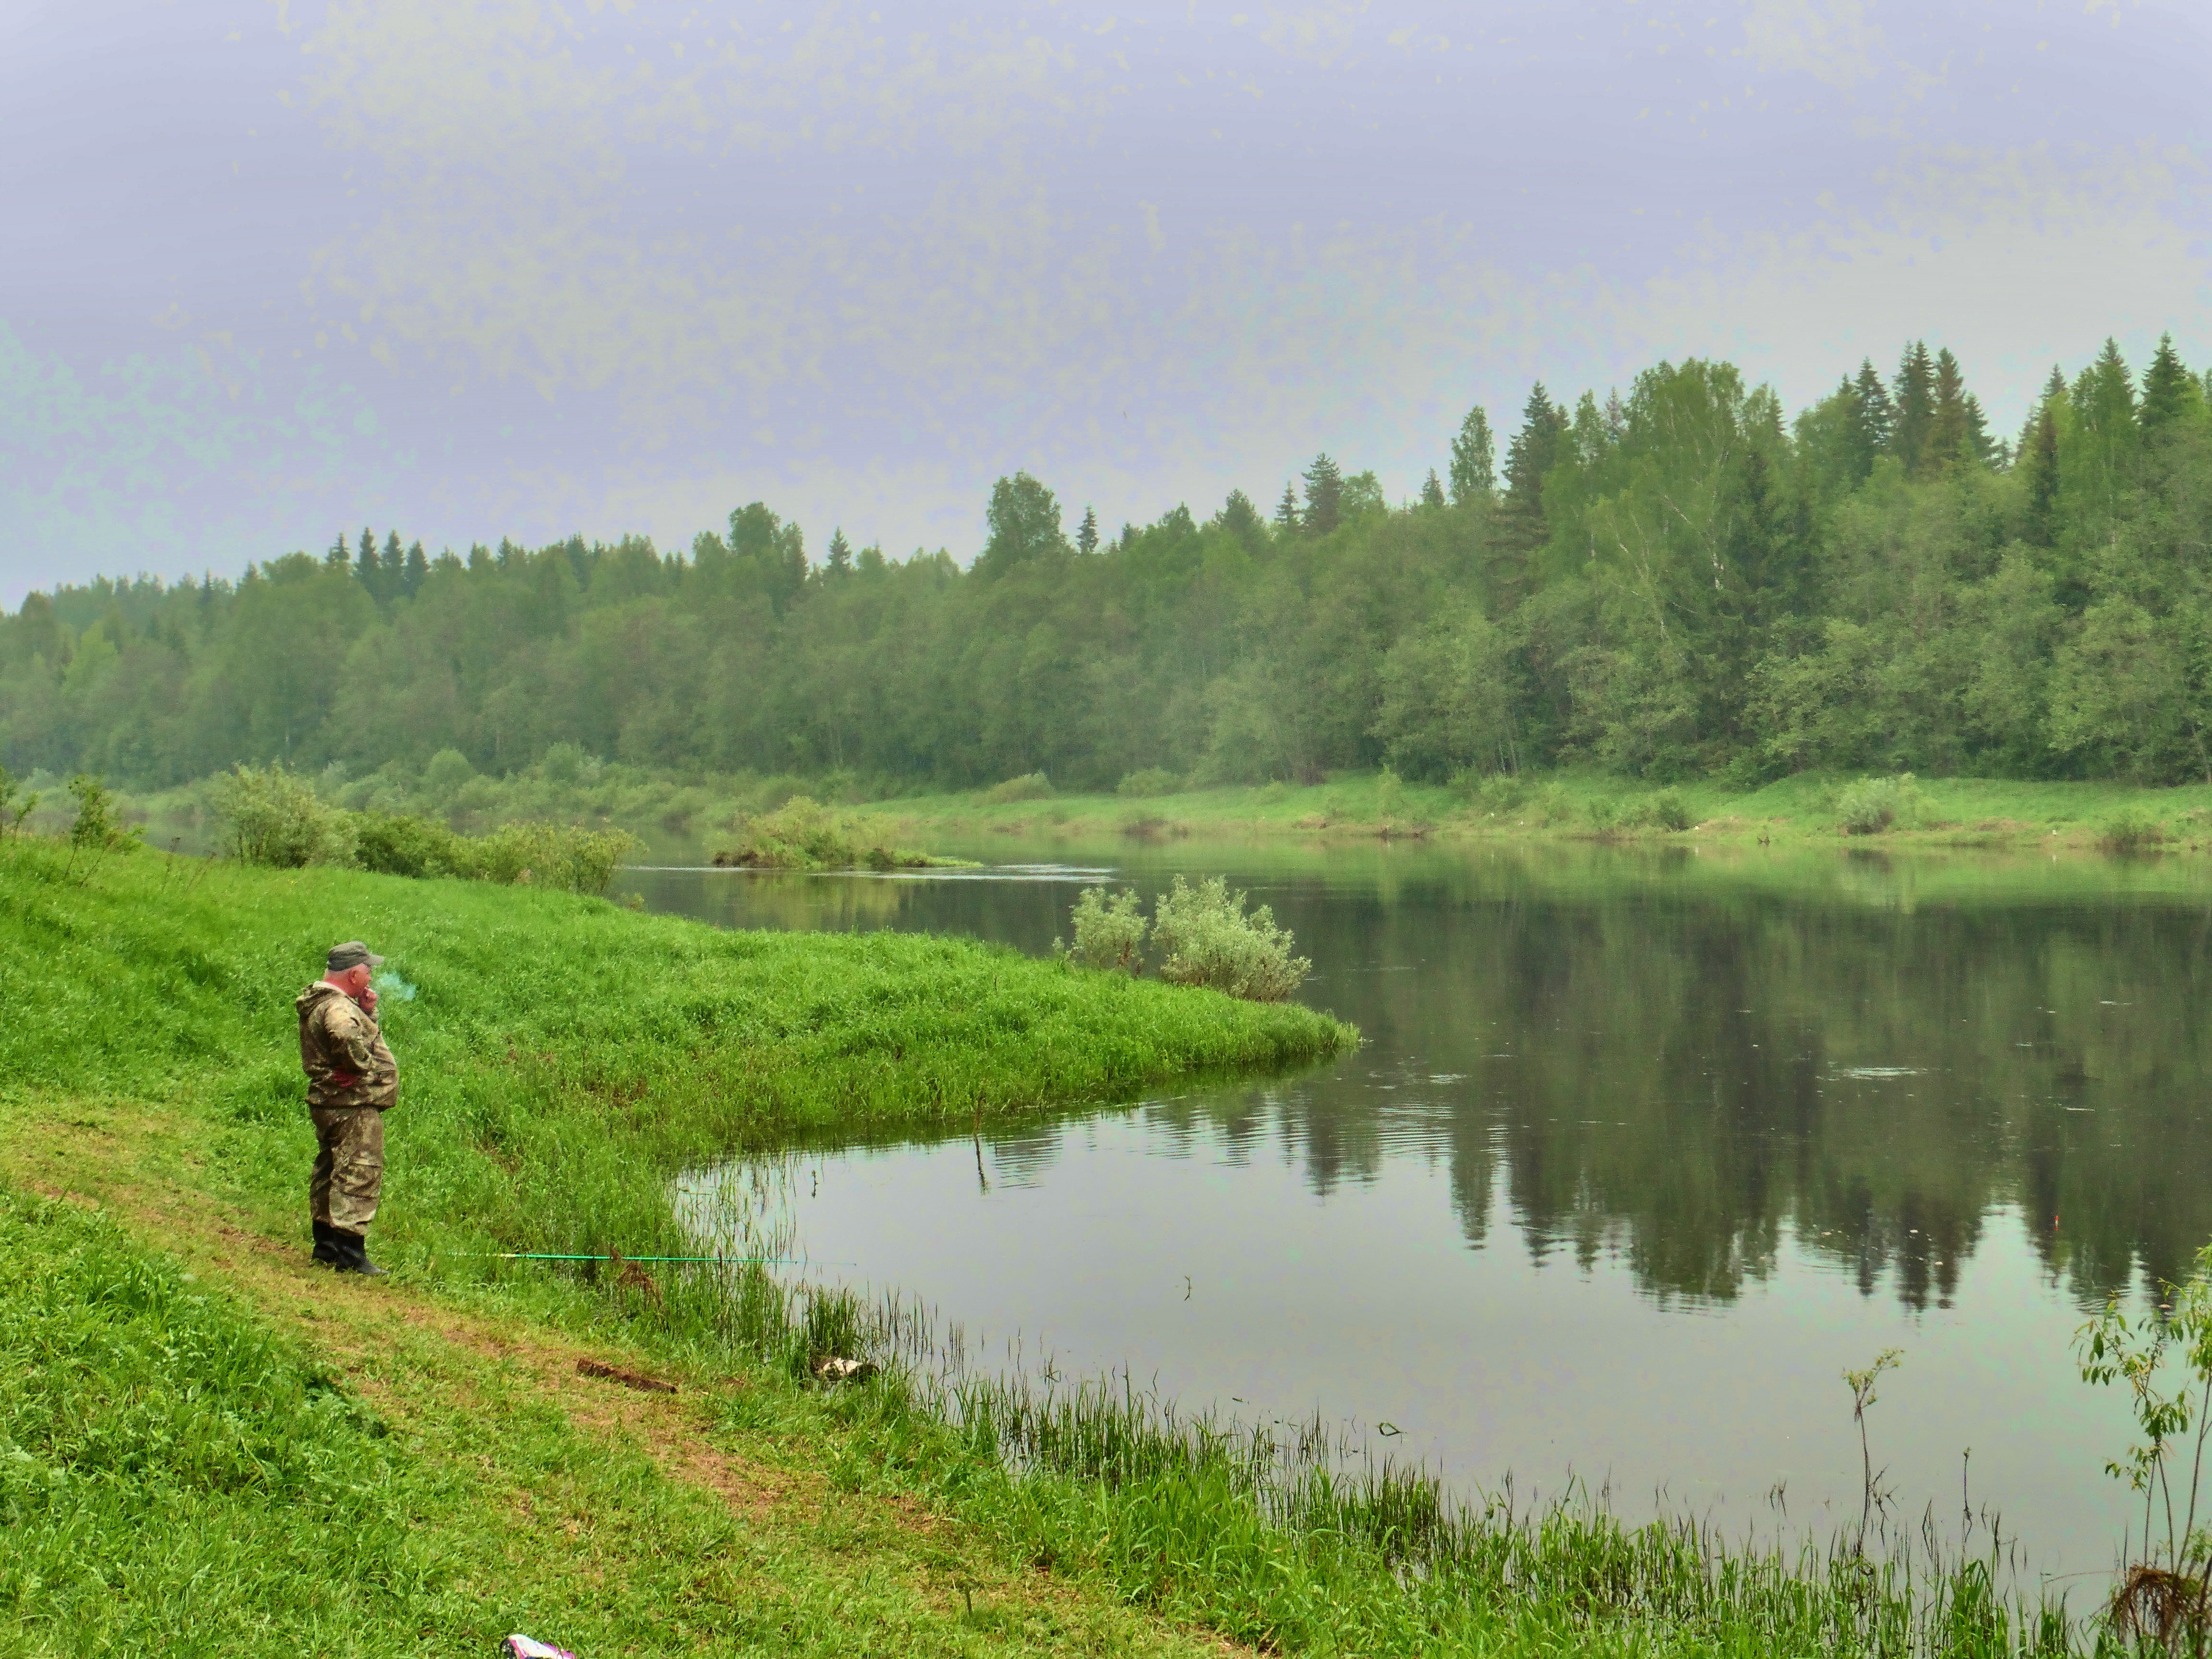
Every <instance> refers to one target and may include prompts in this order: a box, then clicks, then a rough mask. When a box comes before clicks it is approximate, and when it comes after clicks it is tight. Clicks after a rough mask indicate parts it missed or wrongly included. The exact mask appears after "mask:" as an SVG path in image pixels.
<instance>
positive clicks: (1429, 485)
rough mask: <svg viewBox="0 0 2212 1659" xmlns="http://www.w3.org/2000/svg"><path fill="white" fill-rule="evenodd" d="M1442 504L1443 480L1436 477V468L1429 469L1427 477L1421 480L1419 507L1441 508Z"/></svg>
mask: <svg viewBox="0 0 2212 1659" xmlns="http://www.w3.org/2000/svg"><path fill="white" fill-rule="evenodd" d="M1443 504H1444V486H1443V479H1441V478H1439V477H1437V470H1436V468H1434V467H1431V468H1430V469H1429V476H1428V477H1425V478H1424V479H1422V480H1421V505H1422V506H1423V507H1442V506H1443Z"/></svg>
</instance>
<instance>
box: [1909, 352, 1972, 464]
mask: <svg viewBox="0 0 2212 1659" xmlns="http://www.w3.org/2000/svg"><path fill="white" fill-rule="evenodd" d="M1964 459H1966V376H1965V375H1964V374H1961V373H1960V369H1959V360H1958V359H1957V358H1956V357H1954V356H1952V355H1951V348H1950V347H1948V346H1945V347H1944V348H1943V349H1942V350H1941V351H1939V352H1937V353H1936V411H1935V416H1934V418H1933V419H1931V420H1930V421H1929V423H1928V441H1927V443H1926V445H1925V446H1924V447H1923V450H1922V452H1921V458H1920V460H1921V466H1922V469H1923V471H1929V472H1934V471H1939V470H1940V469H1942V468H1943V467H1947V466H1956V465H1958V464H1959V463H1960V461H1962V460H1964Z"/></svg>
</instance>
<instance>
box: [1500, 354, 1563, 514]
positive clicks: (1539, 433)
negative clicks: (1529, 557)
mask: <svg viewBox="0 0 2212 1659" xmlns="http://www.w3.org/2000/svg"><path fill="white" fill-rule="evenodd" d="M1566 430H1567V415H1566V411H1565V410H1563V409H1561V408H1559V406H1558V405H1557V404H1553V401H1552V396H1551V393H1549V392H1547V391H1545V390H1544V383H1543V382H1542V381H1541V380H1539V381H1537V382H1536V384H1535V385H1534V386H1531V387H1530V388H1529V390H1528V402H1527V403H1526V404H1522V409H1521V430H1520V431H1518V432H1516V434H1514V435H1513V442H1512V444H1511V446H1510V447H1509V448H1508V449H1507V450H1506V452H1505V503H1504V513H1503V518H1504V532H1505V534H1504V542H1505V545H1506V546H1508V547H1509V548H1510V549H1511V550H1514V551H1516V552H1520V553H1526V552H1528V551H1531V550H1534V549H1535V548H1538V547H1541V546H1542V545H1543V544H1544V543H1545V542H1546V541H1547V540H1548V539H1549V538H1550V535H1551V532H1550V528H1549V526H1547V524H1546V522H1545V519H1544V475H1545V474H1546V473H1547V472H1548V471H1551V470H1552V468H1553V466H1554V465H1557V464H1558V460H1559V448H1560V440H1561V439H1562V438H1563V437H1564V436H1565V434H1566Z"/></svg>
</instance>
